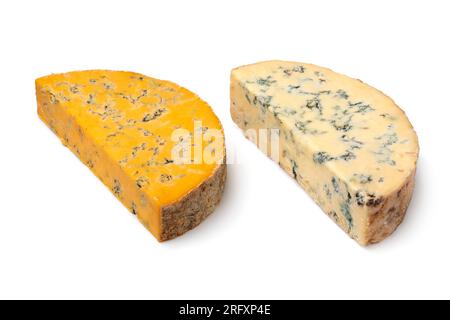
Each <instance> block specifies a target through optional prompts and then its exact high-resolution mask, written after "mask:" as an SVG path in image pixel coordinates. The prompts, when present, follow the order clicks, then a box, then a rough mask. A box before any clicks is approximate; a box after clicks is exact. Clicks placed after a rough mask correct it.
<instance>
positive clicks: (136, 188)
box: [36, 70, 226, 241]
mask: <svg viewBox="0 0 450 320" xmlns="http://www.w3.org/2000/svg"><path fill="white" fill-rule="evenodd" d="M36 93H37V103H38V114H39V116H40V118H41V119H42V120H43V121H44V122H45V123H46V124H47V125H48V126H49V127H50V128H51V129H52V130H53V131H54V133H55V134H56V135H57V136H58V137H59V138H60V139H61V141H62V142H63V144H64V145H66V146H67V147H68V148H69V149H70V150H72V151H73V152H74V153H75V154H76V155H77V156H78V157H79V158H80V160H81V161H82V162H84V163H85V164H86V165H87V166H88V167H89V168H90V169H91V170H92V171H93V173H94V174H96V175H97V176H98V178H100V179H101V181H103V183H104V184H105V185H106V186H107V187H109V188H110V189H111V191H112V192H113V193H114V195H115V196H116V197H117V198H118V199H119V200H120V201H121V202H122V203H123V204H124V205H125V206H126V207H127V208H128V209H129V210H130V211H131V212H132V213H133V214H135V215H136V216H137V218H138V219H139V220H140V221H141V222H142V223H143V224H144V225H145V227H147V228H148V230H150V231H151V233H152V234H153V235H154V236H155V237H156V238H157V239H158V240H159V241H164V240H168V239H172V238H174V237H176V236H179V235H181V234H183V233H184V232H186V231H188V230H190V229H192V228H194V227H195V226H197V225H198V224H199V223H200V222H201V221H202V220H203V219H205V218H206V217H207V216H208V215H209V214H210V213H211V212H212V211H213V210H214V208H215V206H216V205H217V204H218V203H219V201H220V198H221V195H222V191H223V188H224V182H225V177H226V165H225V147H224V139H223V129H222V126H221V124H220V121H219V120H218V118H217V117H216V116H215V114H214V113H213V111H212V110H211V108H210V107H209V106H208V104H207V103H206V102H204V101H202V100H201V99H200V98H199V97H198V96H197V95H195V94H194V93H192V92H190V91H188V90H187V89H185V88H182V87H180V86H178V85H176V84H174V83H171V82H168V81H162V80H158V79H153V78H149V77H146V76H144V75H141V74H137V73H132V72H119V71H102V70H93V71H80V72H70V73H65V74H55V75H50V76H47V77H43V78H40V79H37V80H36Z"/></svg>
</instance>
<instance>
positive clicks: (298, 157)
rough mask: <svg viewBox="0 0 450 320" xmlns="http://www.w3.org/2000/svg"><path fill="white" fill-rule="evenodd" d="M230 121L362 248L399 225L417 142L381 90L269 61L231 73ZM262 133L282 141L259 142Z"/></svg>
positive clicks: (321, 70)
mask: <svg viewBox="0 0 450 320" xmlns="http://www.w3.org/2000/svg"><path fill="white" fill-rule="evenodd" d="M231 115H232V118H233V120H234V121H235V122H236V124H237V125H238V126H239V127H240V128H242V129H243V130H244V131H246V134H247V136H252V137H253V136H256V137H259V138H260V139H259V141H258V139H256V142H257V143H259V144H260V143H261V140H264V141H266V140H267V141H269V142H270V145H269V147H268V148H266V149H267V150H270V154H271V155H272V158H275V159H277V160H276V161H278V162H279V164H280V166H281V167H282V168H283V169H284V170H285V171H286V172H288V173H289V174H290V175H291V176H292V177H293V178H295V179H296V180H297V182H298V183H299V184H300V185H301V186H302V187H303V188H304V189H305V190H306V192H307V193H308V194H309V195H310V196H311V197H312V198H313V199H314V200H315V202H316V203H317V204H318V205H319V206H320V207H321V208H322V209H323V211H324V212H325V213H327V214H328V215H329V216H330V217H331V218H332V219H333V220H334V221H335V222H336V223H337V224H338V225H339V226H340V227H341V228H342V229H343V230H345V231H346V232H347V233H348V234H349V235H350V236H351V237H352V238H353V239H355V240H356V241H357V242H359V243H360V244H361V245H367V244H370V243H375V242H379V241H381V240H383V239H384V238H386V237H387V236H388V235H390V234H391V233H392V232H393V231H394V230H395V229H396V228H397V226H398V225H399V224H400V223H401V221H402V220H403V217H404V215H405V212H406V209H407V207H408V205H409V202H410V199H411V196H412V192H413V186H414V175H415V171H416V162H417V158H418V151H419V146H418V140H417V136H416V133H415V132H414V130H413V128H412V126H411V124H410V122H409V121H408V119H407V117H406V116H405V114H404V112H403V111H402V110H401V109H400V108H399V107H398V106H397V105H396V104H395V103H394V102H393V101H392V100H391V99H390V98H388V97H387V96H385V95H384V94H383V93H381V92H380V91H378V90H376V89H374V88H372V87H370V86H368V85H367V84H364V83H363V82H361V81H360V80H356V79H352V78H349V77H347V76H344V75H341V74H338V73H335V72H333V71H331V70H329V69H326V68H322V67H318V66H315V65H311V64H306V63H297V62H284V61H267V62H261V63H256V64H252V65H247V66H243V67H240V68H236V69H234V70H233V71H232V73H231ZM264 130H265V131H267V130H270V131H269V133H268V134H267V133H265V136H266V137H267V135H269V134H270V132H276V134H275V135H279V137H275V138H276V139H274V137H273V136H271V138H265V139H261V132H264ZM255 132H256V134H255ZM250 133H251V134H250ZM273 141H276V143H274V142H273ZM274 149H276V150H274ZM274 153H275V154H276V157H274V156H273V154H274Z"/></svg>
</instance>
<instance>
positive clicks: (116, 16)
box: [0, 0, 450, 299]
mask: <svg viewBox="0 0 450 320" xmlns="http://www.w3.org/2000/svg"><path fill="white" fill-rule="evenodd" d="M449 12H450V8H449V1H431V0H428V1H411V0H409V1H391V0H389V1H381V0H377V1H371V2H369V1H298V0H297V1H281V0H277V1H271V2H268V1H263V0H258V1H230V0H227V1H220V2H219V1H167V0H165V1H155V2H151V1H132V0H127V1H111V0H110V1H80V0H79V1H43V0H41V1H28V2H25V1H9V2H6V1H2V2H1V4H0V35H1V37H0V93H1V116H0V119H1V125H0V137H1V139H2V140H1V143H2V145H1V149H0V150H1V151H0V170H1V171H0V173H1V176H0V200H1V201H0V298H154V299H168V298H193V299H196V298H204V299H215V298H225V299H227V298H236V299H240V298H253V299H258V298H275V299H278V298H289V299H290V298H297V299H299V298H344V299H345V298H450V289H449V288H450V275H449V270H450V250H449V246H450V210H449V205H448V202H449V200H450V196H449V181H450V176H449V165H448V161H449V150H448V147H449V143H448V139H449V129H450V128H449V127H450V126H449V117H450V105H449V98H448V97H449V74H450V62H449V56H450V49H449V33H448V32H449V30H450V22H449V21H450V19H449ZM267 59H285V60H295V61H303V62H311V63H315V64H319V65H323V66H327V67H330V68H332V69H334V70H335V71H338V72H342V73H345V74H348V75H350V76H353V77H357V78H360V79H363V80H364V81H365V82H367V83H369V84H372V85H373V86H375V87H377V88H379V89H381V90H382V91H384V92H386V93H387V94H388V95H390V96H391V97H392V98H394V99H395V100H396V102H397V103H398V104H399V105H400V106H401V107H402V108H403V109H404V110H405V111H406V113H407V114H408V116H409V118H410V120H411V122H412V123H413V125H414V126H415V128H416V130H417V133H418V135H419V139H420V144H421V154H420V161H419V166H418V175H417V187H416V190H415V195H414V198H413V201H412V203H411V206H410V209H409V212H408V214H407V216H406V219H405V221H404V223H403V224H402V225H401V226H400V227H399V229H398V230H397V231H396V232H395V233H394V235H392V236H391V237H390V238H388V239H387V240H385V241H384V242H382V243H381V244H378V245H374V246H371V247H368V248H362V247H360V246H358V245H357V244H356V242H354V241H352V240H350V239H349V238H348V237H347V236H346V235H345V234H344V233H343V232H342V231H341V230H340V229H339V228H338V227H336V226H335V225H334V224H333V223H332V222H331V221H330V220H329V218H328V217H327V216H326V215H325V214H323V213H322V212H321V210H320V209H319V208H318V207H317V206H316V205H315V204H314V203H313V202H312V200H310V198H309V197H308V196H307V195H306V193H305V192H303V191H302V190H301V188H300V187H299V186H297V185H296V183H295V182H294V181H293V179H291V178H290V177H288V176H287V175H286V174H285V173H283V172H282V170H281V169H279V167H278V166H277V165H276V164H274V163H272V162H271V161H270V160H269V159H267V158H266V157H265V156H264V155H262V154H261V153H260V152H259V151H258V150H257V149H256V147H254V146H253V145H252V144H251V143H250V142H249V141H247V140H245V139H244V137H243V135H242V134H241V132H240V131H239V130H238V129H237V127H236V126H235V125H234V124H233V123H232V121H231V118H230V115H229V111H228V108H229V72H230V70H231V68H233V67H236V66H239V65H243V64H247V63H252V62H256V61H259V60H267ZM101 68H107V69H116V70H130V71H136V72H141V73H144V74H147V75H149V76H153V77H156V78H162V79H169V80H172V81H174V82H177V83H179V84H181V85H183V86H186V87H187V88H189V89H191V90H192V91H194V92H196V93H198V94H199V95H200V96H201V97H202V98H203V99H205V100H206V101H208V102H209V103H210V104H211V105H212V106H213V108H214V110H215V111H216V113H217V114H218V116H219V117H220V119H221V120H222V123H223V125H224V127H225V130H226V138H227V142H228V147H229V150H230V152H234V153H235V154H236V155H237V157H238V158H239V160H240V163H239V164H233V165H230V166H229V179H228V182H227V187H226V192H225V195H224V198H223V201H222V203H221V205H220V207H219V208H218V209H217V210H216V212H215V213H214V214H213V215H212V216H211V217H210V218H208V219H207V220H206V221H205V222H204V223H203V224H202V225H201V226H199V227H198V228H197V229H195V230H193V231H191V232H189V233H188V234H186V235H185V236H182V237H180V238H178V239H176V240H173V241H170V242H167V243H163V244H159V243H158V242H157V241H156V240H155V239H154V238H153V237H152V236H151V235H150V233H149V232H147V231H146V230H145V228H144V227H142V226H141V225H140V224H139V222H138V221H137V220H136V219H135V218H134V217H133V216H132V215H131V214H129V212H128V211H127V210H126V209H125V208H124V207H123V206H122V205H121V204H120V203H119V202H118V201H117V200H116V199H115V198H114V196H113V195H112V194H111V193H110V192H109V191H108V190H107V189H106V188H105V187H104V186H103V185H102V184H101V182H100V181H99V180H97V178H95V177H94V175H93V174H91V173H90V171H89V170H88V169H87V168H86V167H84V166H83V165H82V164H81V162H79V161H78V159H77V158H76V157H75V156H73V155H72V154H71V152H70V151H69V150H68V149H65V148H63V146H62V145H61V143H60V142H59V140H58V139H57V138H56V137H55V136H54V135H53V134H52V133H51V131H50V130H48V129H47V127H45V126H44V124H43V123H41V122H40V120H39V119H38V117H37V115H36V101H35V95H34V79H35V78H37V77H39V76H43V75H46V74H50V73H57V72H64V71H71V70H80V69H101Z"/></svg>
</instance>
